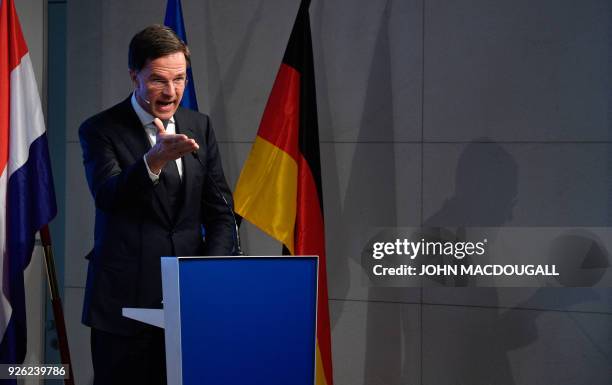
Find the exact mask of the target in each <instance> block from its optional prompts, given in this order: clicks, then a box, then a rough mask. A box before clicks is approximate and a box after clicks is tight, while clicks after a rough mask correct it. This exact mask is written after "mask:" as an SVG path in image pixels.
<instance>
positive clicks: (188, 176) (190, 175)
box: [174, 109, 201, 221]
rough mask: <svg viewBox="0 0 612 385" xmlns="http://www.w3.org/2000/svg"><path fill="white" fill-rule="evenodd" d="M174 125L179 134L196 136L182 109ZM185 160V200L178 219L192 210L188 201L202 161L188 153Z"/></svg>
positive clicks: (175, 115)
mask: <svg viewBox="0 0 612 385" xmlns="http://www.w3.org/2000/svg"><path fill="white" fill-rule="evenodd" d="M174 127H175V130H176V133H177V134H184V135H187V136H188V137H189V138H195V134H194V133H193V131H192V130H191V128H190V127H189V124H188V123H187V121H186V119H185V117H184V116H183V115H182V114H181V113H180V109H179V110H177V111H176V113H175V114H174ZM181 159H182V160H183V183H184V188H185V190H184V195H183V197H184V201H183V203H182V205H181V206H180V207H181V208H180V213H179V215H178V216H177V221H178V220H180V219H181V218H182V217H183V216H184V215H185V214H186V211H187V210H190V207H189V204H188V202H191V199H193V194H194V191H193V189H194V182H195V178H196V176H197V175H198V172H197V171H198V169H199V168H200V167H201V166H200V163H199V162H198V161H197V160H196V159H195V158H194V156H193V155H191V154H188V155H185V156H183V157H182V158H181Z"/></svg>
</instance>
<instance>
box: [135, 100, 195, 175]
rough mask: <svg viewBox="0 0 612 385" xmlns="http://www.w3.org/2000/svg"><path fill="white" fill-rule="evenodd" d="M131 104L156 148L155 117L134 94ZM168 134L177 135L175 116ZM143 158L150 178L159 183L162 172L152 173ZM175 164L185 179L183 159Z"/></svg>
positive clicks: (167, 129)
mask: <svg viewBox="0 0 612 385" xmlns="http://www.w3.org/2000/svg"><path fill="white" fill-rule="evenodd" d="M131 102H132V108H133V109H134V111H135V112H136V115H138V119H140V123H141V124H142V127H144V130H145V132H146V133H147V137H148V138H149V143H151V147H153V146H155V143H157V126H156V125H155V123H153V120H154V119H155V116H153V115H151V114H149V113H148V112H147V111H145V110H144V108H142V107H141V106H140V104H138V101H137V100H136V96H135V95H134V93H132V99H131ZM166 132H167V133H168V134H175V133H176V128H175V126H174V116H173V117H171V118H170V120H169V121H168V125H167V126H166ZM143 158H144V162H145V166H147V171H148V172H149V177H150V178H151V180H152V181H153V183H157V182H158V181H159V175H160V174H161V172H160V173H159V174H155V173H154V172H152V171H151V169H150V168H149V164H148V163H147V157H146V156H144V157H143ZM175 162H176V167H177V168H178V173H179V177H180V178H181V179H183V161H182V160H181V158H178V159H177V160H175Z"/></svg>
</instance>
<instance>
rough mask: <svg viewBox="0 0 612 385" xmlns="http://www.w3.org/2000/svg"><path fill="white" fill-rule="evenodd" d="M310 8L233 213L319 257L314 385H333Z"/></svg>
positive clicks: (294, 249)
mask: <svg viewBox="0 0 612 385" xmlns="http://www.w3.org/2000/svg"><path fill="white" fill-rule="evenodd" d="M309 5H310V1H309V0H307V1H302V2H301V4H300V8H299V11H298V15H297V18H296V20H295V24H294V26H293V30H292V31H291V36H290V38H289V43H288V44H287V49H286V51H285V56H284V57H283V62H282V63H281V66H280V69H279V71H278V74H277V75H276V80H275V81H274V85H273V87H272V92H271V93H270V97H269V99H268V104H267V105H266V108H265V110H264V114H263V117H262V119H261V123H260V125H259V130H258V132H257V137H256V138H255V142H254V143H253V147H252V149H251V153H250V154H249V157H248V159H247V161H246V163H245V165H244V167H243V169H242V173H241V174H240V178H239V179H238V183H237V185H236V189H235V192H234V201H235V208H236V212H237V213H238V214H239V215H241V216H242V217H243V218H245V219H246V220H248V221H249V222H251V223H253V224H254V225H255V226H257V227H259V228H260V229H262V230H263V231H265V232H266V233H268V234H269V235H270V236H272V237H273V238H275V239H277V240H278V241H280V242H281V243H282V244H283V245H284V246H285V247H286V248H287V249H288V250H289V252H290V253H291V254H293V255H318V256H319V290H318V309H317V311H318V317H317V357H316V384H317V385H333V377H332V358H331V341H330V327H329V308H328V302H327V273H326V263H325V227H324V223H323V199H322V198H323V195H322V193H321V161H320V158H319V129H318V126H317V102H316V95H315V79H314V65H313V58H312V41H311V35H310V19H309V15H308V7H309Z"/></svg>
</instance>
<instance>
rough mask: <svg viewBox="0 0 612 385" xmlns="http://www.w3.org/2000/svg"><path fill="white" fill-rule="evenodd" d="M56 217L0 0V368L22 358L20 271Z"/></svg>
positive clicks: (19, 56)
mask: <svg viewBox="0 0 612 385" xmlns="http://www.w3.org/2000/svg"><path fill="white" fill-rule="evenodd" d="M56 213H57V207H56V203H55V192H54V188H53V178H52V175H51V163H50V160H49V149H48V145H47V135H46V130H45V125H44V118H43V112H42V108H41V105H40V97H39V95H38V88H37V86H36V79H35V78H34V71H33V70H32V62H31V61H30V55H29V53H28V47H27V45H26V42H25V40H24V38H23V33H22V31H21V26H20V25H19V19H18V17H17V13H16V11H15V5H14V3H13V0H0V272H1V274H0V288H1V290H0V336H1V338H2V341H1V342H0V363H3V364H5V363H22V362H23V360H24V358H25V353H26V336H27V332H26V317H25V313H26V311H25V289H24V280H23V271H24V270H25V268H26V267H27V266H28V264H29V263H30V259H31V256H32V251H33V249H34V237H35V234H36V232H37V231H38V230H39V229H40V228H41V227H43V226H44V225H46V224H48V223H49V222H50V221H51V219H53V217H54V216H55V214H56Z"/></svg>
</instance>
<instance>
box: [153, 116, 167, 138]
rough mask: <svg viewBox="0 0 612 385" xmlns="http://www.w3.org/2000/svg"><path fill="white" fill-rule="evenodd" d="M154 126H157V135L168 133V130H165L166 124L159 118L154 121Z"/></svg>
mask: <svg viewBox="0 0 612 385" xmlns="http://www.w3.org/2000/svg"><path fill="white" fill-rule="evenodd" d="M153 124H155V126H156V127H157V134H158V135H159V134H165V133H166V129H165V128H164V124H163V123H162V121H161V120H160V119H159V118H155V119H153Z"/></svg>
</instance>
